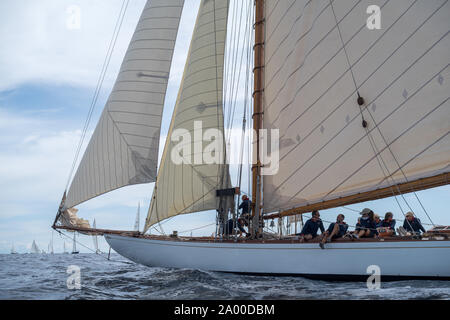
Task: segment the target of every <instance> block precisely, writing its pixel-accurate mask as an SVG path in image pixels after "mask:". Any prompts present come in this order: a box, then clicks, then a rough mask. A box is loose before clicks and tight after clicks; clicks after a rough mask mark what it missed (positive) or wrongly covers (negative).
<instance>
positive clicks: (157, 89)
mask: <svg viewBox="0 0 450 320" xmlns="http://www.w3.org/2000/svg"><path fill="white" fill-rule="evenodd" d="M183 5H184V0H165V1H163V0H152V1H148V2H147V4H146V5H145V8H144V10H143V12H142V15H141V17H140V20H139V22H138V24H137V27H136V31H135V33H134V35H133V38H132V39H131V42H130V45H129V47H128V50H127V52H126V55H125V57H124V60H123V62H122V66H121V69H120V71H119V74H118V77H117V80H116V83H115V85H114V87H113V90H112V92H111V94H110V96H109V98H108V101H107V103H106V106H105V108H104V110H103V112H102V115H101V117H100V120H99V123H98V124H97V127H96V129H95V131H94V133H93V135H92V138H91V140H90V142H89V144H88V146H87V149H86V151H85V154H84V156H83V158H82V160H81V162H80V165H79V167H78V170H77V172H76V173H75V175H74V177H73V179H72V183H71V186H70V188H69V190H68V192H67V198H66V200H65V207H66V208H72V207H74V206H76V205H78V204H80V203H82V202H85V201H87V200H89V199H92V198H94V197H97V196H99V195H102V194H104V193H107V192H109V191H112V190H115V189H118V188H121V187H124V186H127V185H133V184H141V183H150V182H154V181H155V180H156V174H157V172H156V168H157V162H158V150H159V139H160V128H161V118H162V112H163V105H164V101H165V95H166V90H167V85H168V78H169V72H170V68H171V63H172V58H173V52H174V46H175V40H176V37H177V33H178V27H179V22H180V18H181V13H182V10H183Z"/></svg>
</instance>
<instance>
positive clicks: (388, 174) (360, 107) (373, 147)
mask: <svg viewBox="0 0 450 320" xmlns="http://www.w3.org/2000/svg"><path fill="white" fill-rule="evenodd" d="M330 6H331V10H332V12H333V15H334V18H335V21H336V27H337V29H338V32H339V37H340V40H341V43H342V48H343V50H344V53H345V56H346V58H347V63H348V66H349V69H350V73H351V76H352V80H353V84H354V86H355V91H356V93H357V95H358V105H359V110H360V114H361V118H362V123H363V127H364V129H365V130H366V135H367V138H368V140H369V143H370V145H371V147H372V150H373V151H374V153H375V157H376V159H377V162H378V165H379V166H380V168H381V171H382V173H383V175H384V177H385V179H386V180H387V179H389V178H391V179H392V181H393V183H394V185H395V186H396V187H397V191H398V193H399V195H400V196H401V197H402V199H403V201H405V203H406V205H407V206H408V208H409V209H410V211H412V212H414V210H413V209H412V208H411V206H410V205H409V203H408V201H407V200H406V199H405V197H404V196H403V194H402V192H401V191H400V188H399V187H398V186H397V185H396V184H395V180H394V178H393V177H392V174H390V172H389V169H388V167H387V165H386V163H385V161H384V160H383V158H382V156H381V154H380V152H379V150H378V148H377V147H376V143H375V139H374V138H373V136H372V135H371V134H370V131H369V129H368V127H367V122H366V120H365V119H364V114H363V107H362V106H363V104H364V99H362V98H361V96H360V94H359V89H358V85H357V83H356V80H355V75H354V73H353V68H352V65H351V63H350V59H349V57H348V53H347V49H346V47H345V43H344V40H343V38H342V34H341V30H340V27H339V22H338V20H337V17H336V14H335V11H334V7H333V3H332V0H330ZM364 109H365V110H366V111H367V112H368V113H369V115H370V117H371V118H372V120H373V122H374V124H375V127H376V129H377V130H378V132H379V134H380V135H381V137H382V138H383V141H384V143H385V144H386V147H387V148H388V150H389V152H390V153H391V155H392V157H393V158H394V160H395V162H396V164H397V166H398V167H399V170H400V171H401V173H402V174H403V176H404V178H405V179H406V181H408V178H407V177H406V174H405V173H404V171H403V170H402V167H401V166H400V163H399V162H398V160H397V158H396V157H395V155H394V153H393V152H392V149H391V148H390V146H389V144H388V143H387V141H386V139H385V137H384V135H383V134H382V132H381V130H380V128H379V126H378V124H377V123H376V121H375V119H374V117H373V115H372V113H371V112H370V110H369V109H368V108H364ZM378 157H379V158H378ZM380 159H381V162H382V163H383V165H384V167H385V168H386V171H387V174H386V173H385V171H384V169H383V166H382V165H381V163H380ZM391 190H392V194H393V196H394V198H395V201H396V202H397V204H398V206H399V208H400V210H401V212H402V214H403V215H404V216H405V213H404V211H403V208H402V207H401V205H400V202H399V201H398V199H397V197H396V195H395V192H394V189H393V187H392V186H391ZM413 193H414V195H415V197H416V199H417V201H418V202H419V203H420V206H421V207H422V209H423V211H424V212H425V214H426V215H427V217H428V219H429V220H430V222H431V223H432V224H433V226H434V223H433V220H431V217H430V216H429V214H428V212H427V210H426V209H425V207H424V206H423V204H422V202H421V201H420V199H419V197H418V195H417V194H416V192H415V191H413ZM405 217H406V216H405ZM408 224H409V221H408ZM410 226H411V225H410Z"/></svg>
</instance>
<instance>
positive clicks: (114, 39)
mask: <svg viewBox="0 0 450 320" xmlns="http://www.w3.org/2000/svg"><path fill="white" fill-rule="evenodd" d="M128 4H129V0H123V2H122V7H121V8H120V12H119V16H118V17H117V21H116V25H115V27H114V32H113V36H112V38H111V41H110V43H109V47H108V50H107V52H106V56H105V59H104V61H103V66H102V70H101V72H100V76H99V78H98V80H97V86H96V88H95V91H94V96H93V97H92V101H91V104H90V107H89V111H88V115H87V118H86V121H85V123H84V127H83V130H82V134H81V137H80V141H79V143H78V146H77V149H76V152H75V157H74V160H73V162H72V167H71V169H70V173H69V177H68V179H67V183H66V190H67V189H68V188H69V184H70V181H71V179H72V175H73V173H74V171H75V166H76V164H77V162H78V157H79V156H80V152H81V148H82V146H83V143H84V140H85V138H86V133H87V130H88V128H89V124H90V121H91V118H92V114H93V112H94V109H95V105H96V103H97V100H98V97H99V95H100V91H101V88H102V85H103V81H104V79H105V76H106V72H107V70H108V67H109V63H110V61H111V57H112V54H113V52H114V48H115V45H116V42H117V38H118V36H119V33H120V29H121V27H122V23H123V20H124V17H125V13H126V10H127V8H128Z"/></svg>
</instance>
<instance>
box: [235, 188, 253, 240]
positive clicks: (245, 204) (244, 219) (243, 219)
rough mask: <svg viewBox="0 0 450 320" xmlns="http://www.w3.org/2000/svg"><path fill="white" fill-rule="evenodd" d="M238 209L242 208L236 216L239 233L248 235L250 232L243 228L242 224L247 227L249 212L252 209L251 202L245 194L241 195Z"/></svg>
mask: <svg viewBox="0 0 450 320" xmlns="http://www.w3.org/2000/svg"><path fill="white" fill-rule="evenodd" d="M239 209H241V210H242V211H241V215H240V217H239V218H238V228H239V235H240V236H242V234H243V233H245V234H246V235H247V236H250V234H249V233H248V232H246V231H245V229H244V226H246V227H248V225H249V221H250V218H251V216H250V212H251V211H252V202H251V201H250V199H249V198H248V197H247V196H246V195H243V196H242V202H241V204H240V205H239Z"/></svg>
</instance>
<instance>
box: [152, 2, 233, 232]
mask: <svg viewBox="0 0 450 320" xmlns="http://www.w3.org/2000/svg"><path fill="white" fill-rule="evenodd" d="M227 17H228V1H217V0H202V2H201V3H200V7H199V13H198V15H197V21H196V24H195V27H194V33H193V36H192V41H191V44H190V48H189V53H188V58H187V60H186V64H185V70H184V74H183V78H182V82H181V85H180V90H179V93H178V98H177V102H176V105H175V109H174V113H173V117H172V121H171V125H170V128H169V133H168V136H167V140H166V145H165V148H164V153H163V156H162V160H161V165H160V168H159V172H158V179H157V182H156V186H155V190H154V194H153V197H152V203H151V205H150V209H149V212H148V215H147V219H146V223H145V228H144V232H146V231H147V230H148V229H149V228H150V227H151V226H152V225H153V224H155V223H157V222H159V221H162V220H164V219H167V218H169V217H173V216H176V215H178V214H185V213H191V212H199V211H206V210H211V209H218V206H219V203H218V201H219V200H218V198H217V197H216V190H219V189H224V188H227V187H229V186H230V185H231V181H230V178H229V172H228V166H227V165H226V164H225V161H224V159H225V144H224V143H222V149H221V150H217V152H218V157H219V158H222V159H223V161H219V163H214V164H204V163H203V162H202V163H200V164H199V163H195V161H192V162H191V163H181V164H176V163H174V161H173V159H172V153H173V152H174V150H175V148H177V149H178V148H180V149H182V148H183V147H188V149H190V151H188V152H187V154H183V157H184V158H185V159H192V158H195V157H196V156H199V155H200V156H201V154H202V151H203V150H200V151H199V150H196V147H195V144H196V143H198V142H203V135H202V136H201V137H196V134H197V133H196V132H198V131H197V129H198V128H196V127H195V126H196V123H197V124H198V123H200V124H201V125H200V126H201V130H202V132H203V133H204V132H206V131H207V130H208V129H217V130H218V131H219V132H221V133H222V138H221V139H222V140H223V139H224V135H223V130H224V123H223V101H222V95H223V94H222V90H223V89H222V87H223V69H224V51H225V40H226V30H227ZM180 129H182V130H185V131H186V132H188V133H189V134H190V137H191V138H192V139H190V140H187V141H185V140H183V141H181V140H180V141H179V142H178V143H177V142H174V141H172V137H173V134H174V132H176V131H177V130H180ZM207 144H208V143H205V145H207ZM180 149H178V150H180ZM175 151H176V150H175ZM224 206H225V205H224Z"/></svg>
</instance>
